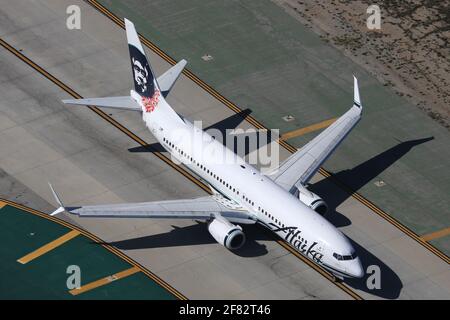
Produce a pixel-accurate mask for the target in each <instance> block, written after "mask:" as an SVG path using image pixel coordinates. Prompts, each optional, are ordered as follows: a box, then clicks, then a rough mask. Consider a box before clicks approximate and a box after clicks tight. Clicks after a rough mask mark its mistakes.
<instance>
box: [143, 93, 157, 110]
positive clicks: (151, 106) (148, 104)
mask: <svg viewBox="0 0 450 320" xmlns="http://www.w3.org/2000/svg"><path fill="white" fill-rule="evenodd" d="M160 95H161V94H160V92H159V90H155V93H154V94H153V96H152V97H151V98H146V97H142V104H143V105H144V107H145V112H152V111H153V110H155V108H156V106H157V105H158V102H159V96H160Z"/></svg>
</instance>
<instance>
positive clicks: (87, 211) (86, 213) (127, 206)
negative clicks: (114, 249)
mask: <svg viewBox="0 0 450 320" xmlns="http://www.w3.org/2000/svg"><path fill="white" fill-rule="evenodd" d="M50 188H51V190H52V193H53V196H54V197H55V200H56V201H57V202H58V204H59V205H60V207H59V208H58V209H57V210H56V211H55V212H53V213H52V215H54V214H58V213H60V212H62V211H67V212H69V213H72V214H76V215H78V216H80V217H99V218H164V219H195V220H209V219H211V218H214V217H215V216H216V215H221V216H223V217H224V218H226V219H227V220H229V221H230V222H234V223H240V224H253V223H255V222H256V220H254V219H253V217H252V216H251V215H250V214H249V213H248V212H247V211H244V210H233V209H229V208H227V207H225V206H224V205H222V204H220V203H218V202H217V201H216V200H214V198H213V197H212V196H206V197H200V198H195V199H183V200H165V201H153V202H138V203H123V204H106V205H93V206H78V207H66V206H64V205H63V204H62V202H61V200H60V198H59V196H58V195H57V193H56V192H55V191H54V190H53V187H52V186H51V185H50Z"/></svg>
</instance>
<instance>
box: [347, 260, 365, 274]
mask: <svg viewBox="0 0 450 320" xmlns="http://www.w3.org/2000/svg"><path fill="white" fill-rule="evenodd" d="M347 272H348V273H349V274H351V275H352V276H353V277H355V278H362V277H363V276H364V269H363V267H362V264H361V260H359V258H356V259H355V260H353V261H352V264H351V265H349V266H348V269H347Z"/></svg>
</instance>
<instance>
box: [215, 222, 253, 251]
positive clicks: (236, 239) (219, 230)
mask: <svg viewBox="0 0 450 320" xmlns="http://www.w3.org/2000/svg"><path fill="white" fill-rule="evenodd" d="M208 231H209V233H210V234H211V235H212V236H213V238H214V239H215V240H216V241H217V242H218V243H220V244H221V245H223V246H224V247H226V248H227V249H229V250H236V249H239V248H240V247H242V246H243V245H244V243H245V234H244V233H243V232H242V228H241V227H240V226H236V225H234V224H232V223H230V222H229V221H228V220H226V219H225V218H223V217H217V218H214V219H213V220H212V221H211V222H209V224H208Z"/></svg>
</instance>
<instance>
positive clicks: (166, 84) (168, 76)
mask: <svg viewBox="0 0 450 320" xmlns="http://www.w3.org/2000/svg"><path fill="white" fill-rule="evenodd" d="M186 64H187V61H186V60H184V59H183V60H181V61H180V62H178V63H177V64H176V65H174V66H173V67H172V68H170V69H169V70H167V71H166V72H164V74H162V75H161V76H159V77H158V80H157V81H158V85H159V88H160V89H161V92H162V94H163V95H164V97H166V96H167V95H168V94H169V92H170V90H171V89H172V87H173V85H174V84H175V82H176V81H177V79H178V77H179V76H180V74H181V72H183V69H184V67H185V66H186Z"/></svg>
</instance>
